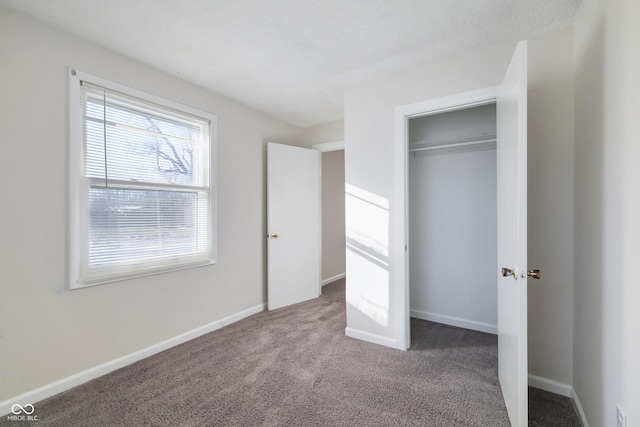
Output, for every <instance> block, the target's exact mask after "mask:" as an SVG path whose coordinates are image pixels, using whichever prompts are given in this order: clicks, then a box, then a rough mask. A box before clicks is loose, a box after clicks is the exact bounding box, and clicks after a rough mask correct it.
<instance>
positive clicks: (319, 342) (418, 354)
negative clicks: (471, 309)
mask: <svg viewBox="0 0 640 427" xmlns="http://www.w3.org/2000/svg"><path fill="white" fill-rule="evenodd" d="M345 326H346V322H345V293H344V280H341V281H338V282H334V283H332V284H330V285H327V286H325V287H324V288H323V294H322V296H321V297H320V298H318V299H315V300H312V301H308V302H305V303H301V304H297V305H294V306H292V307H287V308H284V309H280V310H275V311H264V312H261V313H258V314H256V315H253V316H250V317H248V318H246V319H243V320H241V321H239V322H236V323H234V324H232V325H229V326H227V327H225V328H222V329H220V330H218V331H215V332H212V333H209V334H206V335H203V336H202V337H199V338H196V339H194V340H192V341H189V342H187V343H185V344H182V345H179V346H176V347H173V348H171V349H169V350H167V351H164V352H162V353H159V354H157V355H154V356H152V357H149V358H147V359H144V360H142V361H140V362H137V363H135V364H132V365H130V366H127V367H125V368H123V369H119V370H117V371H114V372H112V373H110V374H107V375H105V376H103V377H100V378H97V379H95V380H93V381H90V382H88V383H86V384H83V385H81V386H78V387H76V388H74V389H72V390H69V391H67V392H64V393H60V394H58V395H56V396H53V397H51V398H49V399H46V400H44V401H42V402H37V403H35V404H34V407H35V410H36V413H37V415H38V422H37V425H38V426H448V427H451V426H482V427H486V426H508V425H509V421H508V417H507V412H506V409H505V406H504V401H503V399H502V395H501V391H500V386H499V383H498V379H497V338H496V336H495V335H490V334H485V333H481V332H475V331H470V330H466V329H460V328H455V327H451V326H445V325H440V324H437V323H432V322H427V321H423V320H417V319H412V321H411V330H412V346H411V349H409V351H406V352H403V351H398V350H393V349H389V348H385V347H381V346H378V345H374V344H369V343H366V342H362V341H359V340H355V339H351V338H347V337H345V335H344V328H345ZM532 399H533V402H532V401H531V400H532ZM530 408H531V410H530V414H529V423H530V425H532V426H580V423H579V421H578V419H577V417H576V415H575V411H574V410H573V407H572V403H571V401H570V400H569V399H567V398H564V397H561V396H557V395H554V394H551V393H546V392H543V391H541V390H535V389H530ZM16 423H18V424H19V422H16V421H8V420H6V419H0V425H16ZM21 425H24V423H23V424H21Z"/></svg>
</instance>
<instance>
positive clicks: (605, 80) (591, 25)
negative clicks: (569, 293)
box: [573, 0, 640, 427]
mask: <svg viewBox="0 0 640 427" xmlns="http://www.w3.org/2000/svg"><path fill="white" fill-rule="evenodd" d="M638 16H640V3H639V2H637V1H635V0H606V1H605V0H590V1H585V4H584V5H583V7H582V10H581V13H580V15H579V19H578V21H577V22H576V25H575V33H576V46H575V61H576V62H575V64H576V85H575V91H576V112H575V135H576V144H575V263H574V270H575V280H576V282H575V293H574V295H575V312H574V325H575V338H574V346H575V349H574V369H573V377H574V388H575V391H576V394H577V396H578V398H579V400H580V402H581V404H582V407H583V408H584V411H585V413H586V416H587V419H588V422H589V425H590V426H592V427H593V426H613V425H616V404H618V403H619V404H620V405H621V407H622V408H623V410H624V411H625V412H626V414H627V425H628V426H640V406H639V405H638V403H639V402H640V364H639V363H638V361H639V360H640V333H639V332H638V331H639V325H640V310H639V309H638V307H640V286H638V278H637V266H638V260H639V259H640V220H639V219H640V201H639V198H638V196H639V194H640V191H639V190H640V184H639V183H640V167H639V166H638V165H640V144H638V119H639V118H640V81H639V79H638V76H640V54H639V52H640V50H639V49H638V40H640V27H639V26H638V23H637V17H638Z"/></svg>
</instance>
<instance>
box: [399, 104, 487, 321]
mask: <svg viewBox="0 0 640 427" xmlns="http://www.w3.org/2000/svg"><path fill="white" fill-rule="evenodd" d="M495 138H496V109H495V104H488V105H483V106H477V107H472V108H465V109H461V110H456V111H452V112H446V113H441V114H435V115H429V116H422V117H417V118H412V119H410V120H409V144H408V146H409V155H408V159H409V160H408V163H409V178H408V179H409V227H410V228H409V264H410V268H409V271H410V308H411V316H412V317H416V318H420V319H425V320H431V321H435V322H439V323H445V324H450V325H454V326H460V327H464V328H468V329H474V330H480V331H484V332H490V333H497V326H496V325H497V274H496V271H497V220H496V216H497V206H496V205H497V201H496V192H497V182H496V150H495Z"/></svg>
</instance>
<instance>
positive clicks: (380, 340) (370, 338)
mask: <svg viewBox="0 0 640 427" xmlns="http://www.w3.org/2000/svg"><path fill="white" fill-rule="evenodd" d="M344 334H345V335H346V336H348V337H349V338H355V339H357V340H361V341H366V342H370V343H372V344H378V345H382V346H385V347H391V348H398V349H400V350H406V349H402V348H399V347H398V343H397V341H396V340H394V339H393V338H389V337H383V336H382V335H377V334H372V333H370V332H365V331H361V330H359V329H354V328H348V327H347V328H345V329H344Z"/></svg>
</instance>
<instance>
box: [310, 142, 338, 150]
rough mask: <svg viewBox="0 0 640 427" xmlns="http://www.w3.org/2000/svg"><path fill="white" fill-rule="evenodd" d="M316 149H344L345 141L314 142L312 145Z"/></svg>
mask: <svg viewBox="0 0 640 427" xmlns="http://www.w3.org/2000/svg"><path fill="white" fill-rule="evenodd" d="M311 148H313V149H314V150H318V151H321V152H323V153H324V152H326V151H337V150H344V141H332V142H324V143H322V144H314V145H312V146H311Z"/></svg>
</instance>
